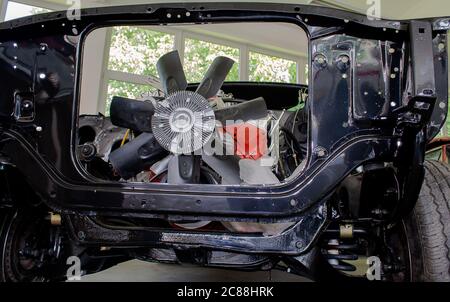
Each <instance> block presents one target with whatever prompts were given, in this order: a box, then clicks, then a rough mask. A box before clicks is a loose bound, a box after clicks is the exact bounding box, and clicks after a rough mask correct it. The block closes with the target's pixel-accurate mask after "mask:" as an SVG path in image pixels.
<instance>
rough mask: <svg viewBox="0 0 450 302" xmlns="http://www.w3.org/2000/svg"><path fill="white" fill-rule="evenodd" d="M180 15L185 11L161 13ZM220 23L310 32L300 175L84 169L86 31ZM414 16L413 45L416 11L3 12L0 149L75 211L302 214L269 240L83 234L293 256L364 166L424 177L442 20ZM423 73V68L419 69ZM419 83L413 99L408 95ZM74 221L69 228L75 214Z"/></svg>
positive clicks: (440, 74)
mask: <svg viewBox="0 0 450 302" xmlns="http://www.w3.org/2000/svg"><path fill="white" fill-rule="evenodd" d="M187 12H189V14H186V13H187ZM177 15H180V18H176V19H175V18H172V17H169V16H177ZM218 21H220V22H245V21H263V22H265V21H280V22H290V23H294V24H297V25H298V26H299V27H301V28H303V29H304V30H305V31H306V32H307V34H308V35H309V37H310V56H311V60H310V77H309V83H310V87H309V108H310V129H309V150H308V160H307V166H306V168H305V170H304V172H303V173H302V174H300V175H298V176H297V177H296V178H294V179H292V180H291V181H290V182H288V183H283V184H280V185H276V186H272V187H252V186H216V185H208V186H198V185H197V186H196V185H165V186H160V185H157V184H133V183H118V182H106V181H101V180H98V179H96V178H94V177H93V176H91V175H88V174H87V172H86V171H85V170H84V169H83V167H82V166H81V165H80V164H79V162H78V159H77V157H76V156H75V150H76V147H77V146H76V141H77V140H76V138H77V117H78V101H79V100H78V98H79V97H80V94H79V86H80V76H81V73H82V72H83V69H82V62H81V58H82V51H83V48H82V43H83V41H84V39H85V37H86V35H87V34H88V33H89V32H90V31H92V30H93V29H94V28H96V27H98V26H108V25H114V24H161V23H183V22H218ZM420 22H421V23H420V24H419V27H420V26H422V27H426V32H427V37H426V39H425V40H424V41H422V43H415V42H414V43H411V37H412V38H413V39H414V38H415V37H416V35H415V34H414V31H408V30H409V28H416V26H417V24H418V23H415V22H413V23H412V24H411V23H410V21H386V20H378V21H377V20H368V19H367V18H366V17H365V16H360V15H356V14H352V13H348V12H343V11H337V10H333V9H328V8H321V7H313V6H311V7H310V6H294V5H279V4H276V5H272V4H248V3H244V4H237V3H233V4H229V3H227V4H221V3H215V4H201V5H200V4H167V5H141V6H121V7H111V8H101V9H87V10H83V12H82V17H81V20H73V21H69V20H67V19H66V18H65V14H64V13H50V14H46V15H42V16H32V17H27V18H23V19H19V20H14V21H11V22H6V23H3V24H0V42H1V44H0V70H1V73H0V83H1V87H2V89H0V126H1V128H0V137H1V142H0V152H1V154H2V156H7V157H8V158H9V160H10V162H11V163H12V164H14V165H15V166H16V167H17V169H19V170H20V171H22V173H23V174H24V175H25V176H26V177H27V179H26V180H27V181H28V182H29V183H30V185H31V186H32V187H33V188H34V189H35V190H36V192H38V193H39V195H40V196H42V198H43V200H44V201H45V202H46V203H47V204H48V206H49V207H51V208H53V209H55V210H60V211H63V212H66V213H70V214H76V213H82V214H83V215H102V214H106V213H108V214H109V215H123V216H140V217H160V216H161V217H171V216H179V217H186V218H189V217H195V218H196V219H198V218H199V217H208V218H215V219H223V220H239V219H242V220H253V221H264V220H266V221H278V220H281V219H284V220H286V219H288V220H291V221H297V222H298V223H297V225H296V226H295V227H293V228H292V229H291V230H289V231H287V232H285V233H283V234H282V235H280V236H278V237H267V238H261V237H258V236H252V235H245V236H240V235H230V234H228V235H226V236H225V235H218V234H207V235H205V234H201V235H198V234H193V233H188V232H179V233H172V232H156V231H145V232H136V233H133V232H128V233H127V234H128V235H127V236H125V237H124V240H119V239H114V240H111V241H108V240H107V238H111V237H107V236H106V235H107V234H108V231H105V233H102V232H100V231H99V232H94V233H93V234H88V237H86V238H85V239H84V242H85V243H88V241H89V240H91V242H94V243H95V242H96V243H108V244H113V243H116V244H125V243H126V242H127V241H129V242H131V243H133V244H136V245H147V244H150V243H160V244H166V245H171V246H176V245H177V244H184V245H195V246H204V247H220V248H224V249H229V250H237V251H246V252H249V251H250V250H251V251H254V252H280V253H287V254H296V253H297V254H298V253H300V252H303V251H305V250H306V249H307V247H309V246H310V244H311V243H312V242H313V241H314V239H315V238H316V235H317V234H318V232H319V230H320V229H321V226H322V225H323V223H324V221H322V220H320V223H316V222H314V223H308V224H307V225H304V224H302V223H303V222H305V221H316V220H314V219H315V218H314V217H317V209H318V206H319V205H323V203H324V202H325V201H326V199H327V197H328V196H329V194H330V193H332V192H333V189H334V188H335V187H336V186H337V185H338V184H339V183H340V182H341V181H342V179H343V178H344V177H345V176H346V175H348V174H349V173H350V172H351V171H352V170H354V169H355V168H356V167H358V166H359V165H361V164H364V163H366V162H392V163H393V164H394V166H396V167H397V168H398V173H399V179H400V181H402V184H403V185H405V183H410V184H411V183H414V184H416V186H417V185H419V184H420V183H421V171H422V167H421V163H422V161H423V156H422V157H421V156H420V155H421V154H422V147H423V146H424V144H425V143H426V141H428V140H429V139H431V138H432V137H433V136H435V135H436V134H437V133H438V131H439V129H440V127H441V125H442V124H443V122H444V121H445V118H446V114H447V54H446V51H443V50H442V43H444V45H445V47H446V45H447V44H446V39H447V36H446V32H445V30H444V29H439V28H438V27H436V26H435V25H434V26H433V27H431V24H435V22H436V20H432V19H430V20H422V21H420ZM299 29H300V28H299ZM409 32H411V33H412V36H410V34H409ZM424 42H425V43H424ZM430 43H431V45H430ZM424 44H425V45H424ZM422 55H426V56H427V57H428V56H432V57H430V58H427V59H426V60H417V61H416V63H415V64H414V63H413V66H412V67H411V65H410V63H409V61H410V59H412V60H415V58H420V56H422ZM422 70H426V71H427V72H426V76H427V79H424V78H423V77H424V76H425V75H423V74H422V75H421V74H418V73H419V72H420V71H422ZM433 70H434V72H433ZM433 79H434V85H432V84H433V83H432V82H433ZM413 84H415V85H413ZM422 84H423V85H422ZM422 86H423V87H422ZM412 87H415V88H412ZM419 88H420V89H422V91H421V92H422V95H421V97H422V98H421V99H417V98H414V97H415V96H417V91H418V89H419ZM412 89H415V90H414V91H413V90H412ZM428 89H431V90H433V91H432V94H431V96H432V97H430V94H429V92H430V91H427V90H428ZM18 92H20V93H31V94H32V96H33V98H34V100H33V101H34V110H35V116H34V118H33V120H32V121H28V122H21V123H17V122H16V121H15V120H14V117H13V112H14V96H15V95H16V94H17V93H18ZM419 93H420V91H419ZM423 93H425V95H423ZM424 98H425V101H424ZM433 98H434V99H437V101H436V102H437V103H436V104H437V105H436V106H433V105H434V99H433ZM411 100H413V101H412V102H411ZM421 103H428V104H429V106H428V107H427V106H426V104H425V105H423V104H421ZM269 107H270V105H269ZM424 133H426V135H424ZM417 148H419V149H417ZM411 166H412V167H413V168H414V169H412V170H411V169H410V167H411ZM412 172H413V173H412ZM417 194H418V192H417V190H415V191H414V190H413V191H411V190H409V191H405V192H403V193H402V196H401V198H400V199H401V201H402V202H403V203H404V204H408V205H411V204H413V203H414V202H415V198H416V197H417ZM180 200H181V201H182V202H179V201H180ZM314 209H316V210H314ZM71 217H75V216H71ZM71 219H75V218H71ZM83 219H84V220H86V219H87V218H86V217H84V216H82V220H83ZM73 224H74V226H75V227H74V229H76V227H77V226H76V221H75V222H73ZM78 227H83V226H82V225H79V224H78ZM94 229H95V228H93V230H94ZM103 231H104V230H103ZM104 234H106V235H105V236H106V239H105V237H102V236H103V235H104ZM115 234H116V235H117V236H118V235H120V234H119V233H115ZM90 235H92V236H91V237H89V236H90ZM94 235H95V236H94ZM118 237H120V236H118ZM295 242H300V243H297V245H296V244H295Z"/></svg>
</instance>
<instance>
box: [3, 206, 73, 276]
mask: <svg viewBox="0 0 450 302" xmlns="http://www.w3.org/2000/svg"><path fill="white" fill-rule="evenodd" d="M0 216H1V217H0V282H35V281H38V282H39V281H40V282H48V281H59V280H62V278H63V277H64V273H65V262H64V261H63V260H64V259H65V258H64V257H62V256H61V257H59V259H58V261H48V262H46V263H44V264H43V265H36V264H34V263H32V260H30V259H29V258H26V257H25V256H21V255H20V253H19V250H20V249H21V248H23V247H24V246H23V244H24V243H23V241H21V240H22V238H23V237H22V235H23V234H24V232H25V233H26V234H28V237H32V238H33V239H34V238H36V237H38V238H39V236H41V237H42V238H45V236H48V233H47V232H46V231H47V228H45V226H46V225H47V224H49V222H48V221H44V219H43V217H44V216H43V213H42V212H41V211H39V210H32V209H8V210H2V211H0ZM35 226H36V228H34V227H35ZM41 226H44V228H43V232H38V231H37V230H38V229H42V228H41ZM44 247H45V248H46V247H47V246H44ZM24 263H26V265H25V266H24Z"/></svg>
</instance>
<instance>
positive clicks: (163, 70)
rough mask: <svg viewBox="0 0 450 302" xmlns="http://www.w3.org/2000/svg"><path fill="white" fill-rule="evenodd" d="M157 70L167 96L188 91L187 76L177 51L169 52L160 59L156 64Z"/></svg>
mask: <svg viewBox="0 0 450 302" xmlns="http://www.w3.org/2000/svg"><path fill="white" fill-rule="evenodd" d="M156 69H157V70H158V74H159V79H160V81H161V84H162V86H163V89H164V92H165V93H166V94H171V93H173V92H175V91H180V90H186V88H187V81H186V76H185V74H184V71H183V65H181V60H180V55H179V54H178V51H177V50H174V51H171V52H168V53H166V54H165V55H163V56H162V57H161V58H159V60H158V62H157V63H156Z"/></svg>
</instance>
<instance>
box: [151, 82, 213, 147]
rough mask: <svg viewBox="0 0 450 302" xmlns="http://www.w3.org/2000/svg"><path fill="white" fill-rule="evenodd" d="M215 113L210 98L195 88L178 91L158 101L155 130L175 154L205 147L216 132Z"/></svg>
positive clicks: (153, 120) (156, 135) (157, 137)
mask: <svg viewBox="0 0 450 302" xmlns="http://www.w3.org/2000/svg"><path fill="white" fill-rule="evenodd" d="M214 128H215V116H214V111H213V110H212V108H211V107H210V105H209V103H208V101H207V100H206V99H205V98H204V97H203V96H201V95H200V94H198V93H196V92H192V91H186V90H182V91H176V92H174V93H172V94H170V95H169V96H168V97H167V98H166V99H165V100H164V101H162V102H159V103H157V105H156V108H155V114H154V115H153V118H152V130H153V134H154V135H155V138H156V140H157V141H158V143H159V144H160V145H161V146H162V147H163V148H164V149H166V150H168V151H170V152H172V153H174V154H190V153H192V152H194V151H197V150H199V149H200V148H202V147H203V146H204V145H205V144H206V143H207V142H208V141H209V140H210V139H211V136H212V135H213V133H214Z"/></svg>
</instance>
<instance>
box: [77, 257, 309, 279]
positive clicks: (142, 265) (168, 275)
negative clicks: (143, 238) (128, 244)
mask: <svg viewBox="0 0 450 302" xmlns="http://www.w3.org/2000/svg"><path fill="white" fill-rule="evenodd" d="M81 281H84V282H157V281H159V282H186V281H189V282H238V281H250V282H251V281H273V282H306V281H309V280H308V279H305V278H303V277H299V276H296V275H293V274H289V273H286V272H281V271H271V272H240V271H233V270H222V269H212V268H202V267H195V266H188V265H183V266H180V265H171V264H156V263H148V262H143V261H139V260H132V261H128V262H124V263H121V264H119V265H116V266H114V267H111V268H110V269H108V270H106V271H103V272H100V273H97V274H92V275H87V276H84V277H82V279H81Z"/></svg>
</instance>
